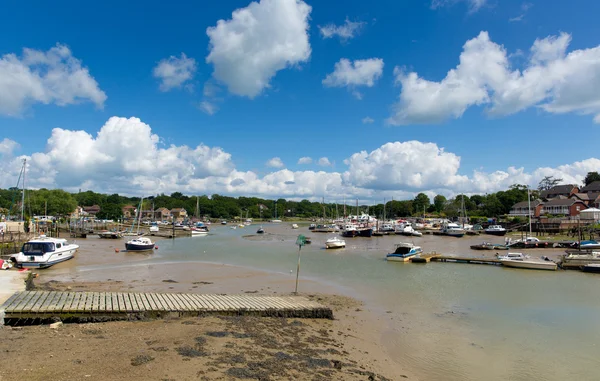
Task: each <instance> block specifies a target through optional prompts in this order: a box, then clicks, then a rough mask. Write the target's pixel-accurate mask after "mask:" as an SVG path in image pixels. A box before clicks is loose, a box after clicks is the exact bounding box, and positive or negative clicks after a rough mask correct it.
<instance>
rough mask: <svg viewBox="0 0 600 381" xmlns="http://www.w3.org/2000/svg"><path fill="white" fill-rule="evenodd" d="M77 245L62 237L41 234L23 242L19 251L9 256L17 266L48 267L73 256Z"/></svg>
mask: <svg viewBox="0 0 600 381" xmlns="http://www.w3.org/2000/svg"><path fill="white" fill-rule="evenodd" d="M78 248H79V245H76V244H73V243H68V242H67V240H66V239H64V238H51V237H46V236H45V235H41V236H39V237H37V238H34V239H31V240H29V241H27V242H26V243H25V244H23V247H22V248H21V251H20V252H19V253H17V254H15V255H12V256H11V257H10V260H11V261H12V262H14V263H16V265H17V267H32V268H40V269H43V268H48V267H50V266H52V265H55V264H57V263H60V262H64V261H67V260H69V259H71V258H73V255H74V254H75V252H76V251H77V249H78Z"/></svg>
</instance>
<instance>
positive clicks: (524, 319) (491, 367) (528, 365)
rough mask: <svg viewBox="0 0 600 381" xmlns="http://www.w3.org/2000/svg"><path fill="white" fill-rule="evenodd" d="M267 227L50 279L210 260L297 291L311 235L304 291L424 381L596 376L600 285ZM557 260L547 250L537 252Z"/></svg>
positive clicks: (589, 277)
mask: <svg viewBox="0 0 600 381" xmlns="http://www.w3.org/2000/svg"><path fill="white" fill-rule="evenodd" d="M263 226H264V228H265V230H266V234H264V235H255V234H254V233H255V232H256V229H257V228H258V226H257V225H252V226H249V227H246V228H238V229H235V230H233V229H230V228H229V227H228V226H214V225H213V228H212V229H211V234H210V235H208V236H204V237H194V238H181V239H176V240H162V241H159V242H158V243H157V244H158V245H159V250H156V251H155V252H154V253H153V254H150V255H141V254H136V255H135V256H129V257H127V259H126V261H123V260H115V259H114V258H117V257H119V256H114V257H111V256H109V255H108V254H107V255H101V254H102V253H98V252H96V253H94V255H85V254H84V253H80V256H79V257H78V258H76V259H75V260H73V261H69V262H67V263H65V264H63V265H59V266H55V267H54V268H51V269H48V270H46V272H47V273H48V275H52V274H54V275H56V276H57V277H60V276H61V275H73V274H84V273H87V274H90V275H88V276H87V277H85V278H87V280H90V279H92V278H93V276H91V274H95V273H98V272H103V273H105V274H106V272H110V271H116V269H121V270H122V269H123V268H127V266H132V267H133V266H138V265H139V264H141V263H143V264H144V265H147V266H161V264H166V263H171V264H172V263H181V264H182V266H181V271H182V272H184V271H185V269H186V267H187V266H186V264H187V263H201V262H211V263H223V264H228V265H235V266H243V267H246V268H248V269H255V270H261V271H267V272H273V273H278V274H280V275H285V276H287V277H289V279H290V282H289V285H290V286H289V287H290V289H289V291H293V285H294V281H293V280H294V279H295V271H296V262H297V254H298V247H297V246H295V245H294V242H295V240H296V237H297V235H298V234H305V235H307V236H311V237H312V244H310V245H306V246H305V247H303V248H302V250H301V255H302V257H301V270H300V276H301V280H300V291H302V287H303V283H302V282H303V281H304V282H308V281H310V282H312V283H313V284H314V283H317V284H322V285H324V286H326V287H327V288H328V291H329V290H334V292H337V293H341V294H345V295H348V296H351V297H354V298H357V299H360V300H362V301H363V302H364V303H365V305H366V306H367V307H368V308H370V309H371V310H372V311H375V312H376V314H378V315H379V317H380V320H378V323H377V324H381V325H382V326H381V327H379V330H380V332H381V339H380V343H381V345H382V346H383V347H384V348H385V349H386V351H387V352H388V353H389V354H390V357H391V358H392V359H394V361H397V362H398V363H400V364H401V365H402V366H403V367H405V368H407V369H409V370H410V371H412V372H413V373H414V374H415V375H417V376H418V377H419V378H420V379H424V380H509V379H510V380H531V381H534V380H561V381H562V380H597V379H598V378H599V377H598V369H597V365H598V364H599V363H600V275H595V274H585V273H580V272H577V271H560V270H559V271H556V272H551V271H535V270H521V269H507V268H502V267H499V266H491V265H471V264H454V263H428V264H426V265H417V264H410V263H393V262H386V261H385V254H386V253H388V252H390V251H392V250H393V246H394V243H397V242H402V241H409V242H410V241H412V242H414V243H415V244H417V245H420V246H422V247H423V249H424V251H426V252H429V251H434V250H435V251H437V252H441V253H444V254H463V255H478V254H479V253H476V252H472V251H471V250H470V249H469V245H471V244H474V243H481V241H482V240H484V239H486V240H488V241H492V242H496V243H502V242H503V239H502V238H494V237H489V236H488V237H483V236H480V237H463V238H452V237H439V236H423V237H415V238H411V237H401V236H386V237H372V238H354V239H346V243H347V247H346V248H345V249H341V250H335V251H331V250H325V249H324V243H325V240H326V239H327V238H329V237H331V236H332V235H331V234H319V233H311V232H309V231H308V229H307V228H306V226H301V227H300V229H296V230H294V229H291V227H290V224H286V223H282V224H265V225H263ZM82 242H83V241H82ZM90 242H93V238H89V239H88V241H87V243H86V247H88V248H90V247H93V246H94V245H93V244H90ZM119 243H120V241H117V242H116V243H115V247H117V245H119ZM121 246H122V245H121ZM122 248H124V247H122ZM99 250H100V249H98V251H99ZM102 250H104V251H106V249H105V246H104V249H102ZM92 252H93V249H92ZM560 252H561V250H554V249H552V250H550V251H542V250H541V249H539V250H535V251H533V252H531V251H530V252H529V254H531V255H532V256H533V255H536V256H537V255H542V254H552V255H557V254H558V253H560ZM105 258H110V259H105ZM119 258H123V257H119ZM132 271H134V270H132ZM176 275H177V274H173V273H172V271H171V273H170V274H169V276H171V277H174V276H176ZM238 282H239V280H238Z"/></svg>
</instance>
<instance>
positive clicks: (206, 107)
mask: <svg viewBox="0 0 600 381" xmlns="http://www.w3.org/2000/svg"><path fill="white" fill-rule="evenodd" d="M198 108H199V109H200V110H202V111H203V112H204V113H206V114H208V115H213V114H214V113H216V112H217V111H218V110H219V107H217V105H216V104H214V103H212V102H209V101H202V102H200V104H198Z"/></svg>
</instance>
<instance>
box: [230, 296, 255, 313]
mask: <svg viewBox="0 0 600 381" xmlns="http://www.w3.org/2000/svg"><path fill="white" fill-rule="evenodd" d="M232 298H233V299H235V300H236V301H237V302H238V303H241V304H242V305H243V308H245V309H247V310H250V311H257V310H258V305H257V304H256V300H255V298H254V297H252V296H247V297H244V296H242V295H232Z"/></svg>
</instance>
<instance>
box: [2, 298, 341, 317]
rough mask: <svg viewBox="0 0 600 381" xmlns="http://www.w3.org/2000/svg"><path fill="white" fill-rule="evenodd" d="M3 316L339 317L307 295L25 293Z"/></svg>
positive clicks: (10, 301)
mask: <svg viewBox="0 0 600 381" xmlns="http://www.w3.org/2000/svg"><path fill="white" fill-rule="evenodd" d="M2 312H3V313H4V315H5V316H4V319H5V321H6V322H7V323H6V324H10V323H11V322H12V323H15V322H17V321H20V320H23V319H32V321H44V320H49V319H54V320H55V319H57V318H58V319H60V320H62V321H66V322H68V321H73V322H80V321H107V320H129V319H144V318H161V317H166V316H181V317H183V316H203V315H208V314H214V315H254V316H273V317H290V318H328V319H332V318H333V312H332V311H331V309H330V308H328V307H325V306H323V305H321V304H319V303H317V302H313V301H310V300H308V299H307V298H305V297H302V296H262V295H209V294H175V293H148V292H144V293H134V292H65V291H21V292H16V293H15V294H14V295H13V296H11V297H10V298H9V299H8V300H7V301H6V302H5V303H4V304H3V305H2V306H0V315H1V314H2Z"/></svg>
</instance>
